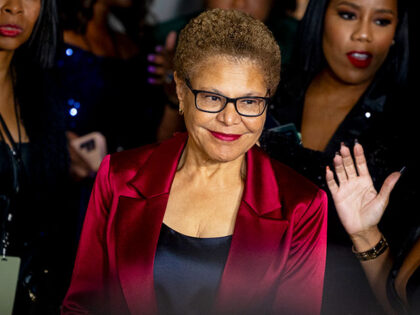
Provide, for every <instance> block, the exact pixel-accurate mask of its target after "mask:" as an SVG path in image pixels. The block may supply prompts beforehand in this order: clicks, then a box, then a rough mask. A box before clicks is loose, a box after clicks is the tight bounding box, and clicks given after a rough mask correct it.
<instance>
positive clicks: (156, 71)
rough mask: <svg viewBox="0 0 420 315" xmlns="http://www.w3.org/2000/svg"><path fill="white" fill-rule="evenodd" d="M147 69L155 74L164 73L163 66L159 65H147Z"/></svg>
mask: <svg viewBox="0 0 420 315" xmlns="http://www.w3.org/2000/svg"><path fill="white" fill-rule="evenodd" d="M147 71H149V72H150V73H153V74H155V75H159V76H160V75H162V76H163V75H164V74H165V69H164V68H163V67H160V66H148V67H147Z"/></svg>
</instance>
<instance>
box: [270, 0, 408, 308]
mask: <svg viewBox="0 0 420 315" xmlns="http://www.w3.org/2000/svg"><path fill="white" fill-rule="evenodd" d="M407 11H408V10H407V8H406V2H405V1H404V0H398V1H397V0H374V1H369V2H366V1H361V0H349V1H340V0H316V1H310V3H309V5H308V8H307V11H306V14H305V17H304V18H303V20H302V21H301V24H300V31H299V37H298V40H297V41H298V47H297V49H296V50H295V56H294V57H295V58H294V61H292V64H291V65H290V68H289V71H287V72H286V73H285V74H284V76H283V81H282V86H281V87H280V92H279V93H278V98H277V102H278V105H277V106H274V108H272V109H271V112H270V113H271V118H273V119H272V120H271V121H270V123H271V124H272V125H271V126H269V127H272V128H271V129H269V130H267V132H266V133H265V135H264V136H263V139H262V144H263V147H265V149H266V150H267V151H268V152H269V153H270V154H271V155H272V156H274V157H276V158H277V159H279V160H281V161H282V162H284V163H286V164H288V165H289V166H291V167H292V168H294V169H296V170H298V171H299V172H300V173H302V174H304V175H305V176H306V177H308V178H309V179H311V180H312V181H313V182H315V183H317V184H318V185H319V186H321V187H326V183H325V179H324V173H325V166H326V165H329V164H330V161H332V159H333V157H334V156H335V155H336V152H338V151H339V150H340V147H341V146H342V144H347V145H350V144H353V143H354V142H355V141H356V140H357V141H359V142H360V143H361V144H363V146H364V147H365V149H366V152H368V154H367V157H366V159H367V162H368V164H369V166H371V167H370V169H371V174H372V178H373V182H374V183H375V185H377V186H379V185H380V184H381V183H382V182H383V180H384V179H385V177H386V176H387V175H388V174H389V173H391V172H392V171H395V170H398V169H400V168H401V167H402V166H403V165H404V164H405V163H404V161H402V157H401V156H400V155H396V154H395V150H394V147H395V145H396V144H398V142H399V141H400V139H401V137H402V136H403V135H402V134H401V133H400V132H399V128H398V126H399V124H400V122H399V119H398V116H399V115H397V114H399V112H402V113H403V112H404V110H405V109H404V106H405V105H404V102H403V101H402V96H403V95H404V92H403V91H404V88H405V84H406V81H407V75H408V61H409V59H408V54H409V53H408V52H409V40H408V17H407ZM402 182H403V181H402ZM400 184H403V183H400ZM330 201H331V199H330ZM329 206H330V209H331V210H330V211H329V227H328V233H329V254H328V256H327V257H328V259H327V271H326V287H325V289H326V290H325V299H324V302H325V303H324V306H325V307H326V308H327V309H329V310H332V312H334V311H335V312H337V311H338V310H340V309H341V310H342V309H343V308H346V309H347V307H349V308H348V309H349V310H350V309H351V307H353V308H354V307H355V304H354V303H353V302H354V300H357V299H359V298H360V299H359V300H360V301H363V298H364V296H368V294H370V292H369V290H368V286H367V283H366V280H364V278H363V273H362V272H361V270H360V267H359V266H358V264H357V261H356V260H355V259H354V258H353V257H351V256H350V255H351V253H348V252H347V249H348V247H347V245H348V243H349V240H348V236H347V234H346V233H345V231H344V229H343V228H342V226H341V224H340V222H339V220H338V217H337V214H336V212H335V211H334V205H333V203H332V202H330V205H329ZM409 221H410V213H409V212H408V213H406V214H405V216H401V215H399V214H398V212H397V211H392V208H390V211H388V212H387V215H386V216H385V218H384V220H383V222H382V224H383V225H384V230H385V231H386V232H389V233H387V236H388V238H389V239H388V240H389V242H390V243H394V244H398V243H399V242H401V241H402V240H403V238H404V236H403V233H401V231H403V230H404V227H405V226H407V224H408V223H409ZM344 244H345V245H346V246H342V245H344ZM347 255H348V256H349V257H346V256H347ZM352 265H354V267H352ZM349 273H350V274H351V275H352V276H350V275H349ZM343 275H344V276H343ZM358 275H360V277H359V276H358ZM360 283H362V284H360ZM363 283H364V284H365V285H363ZM363 288H367V290H363ZM357 292H360V293H358V294H359V295H358V296H357V297H355V295H354V294H356V293H357ZM370 300H373V299H368V301H370ZM363 307H364V310H370V308H369V307H370V305H369V304H368V303H367V304H366V305H364V306H363ZM372 309H374V306H372ZM355 311H356V312H358V311H360V309H355Z"/></svg>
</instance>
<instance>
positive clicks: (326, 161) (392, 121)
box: [261, 80, 414, 245]
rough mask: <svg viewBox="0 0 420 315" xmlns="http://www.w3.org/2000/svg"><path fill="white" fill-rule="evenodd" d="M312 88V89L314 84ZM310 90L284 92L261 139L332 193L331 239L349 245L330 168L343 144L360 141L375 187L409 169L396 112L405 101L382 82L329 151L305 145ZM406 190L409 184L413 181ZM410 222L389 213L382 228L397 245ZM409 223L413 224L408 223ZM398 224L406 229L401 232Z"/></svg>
mask: <svg viewBox="0 0 420 315" xmlns="http://www.w3.org/2000/svg"><path fill="white" fill-rule="evenodd" d="M307 85H308V86H309V83H307ZM308 86H305V85H303V86H300V91H297V92H296V91H292V92H289V91H284V90H280V93H279V97H278V98H277V103H276V104H275V105H273V106H272V107H271V109H270V112H269V116H270V117H269V119H268V120H267V125H266V130H264V132H263V135H262V138H261V143H262V147H263V148H264V149H265V150H266V151H267V152H268V153H269V155H270V156H272V157H274V158H275V159H277V160H280V161H281V162H283V163H285V164H286V165H288V166H290V167H292V168H293V169H295V170H296V171H297V172H299V173H301V174H303V175H304V176H306V177H307V178H308V179H310V180H311V181H312V182H314V183H315V184H316V185H318V186H319V187H321V188H322V189H324V190H326V191H327V193H328V195H329V211H328V240H329V242H334V243H338V244H346V245H348V244H350V240H349V238H348V236H347V233H346V232H345V230H344V228H343V227H342V225H341V223H340V221H339V218H338V215H337V213H336V211H335V209H334V203H333V202H332V198H331V195H330V194H329V191H328V187H327V185H326V181H325V168H326V166H327V165H330V166H331V167H332V161H333V158H334V156H335V153H336V152H337V151H339V150H340V144H341V142H344V143H345V144H346V145H347V146H349V147H350V148H352V147H353V145H354V141H355V140H356V139H357V140H358V141H359V142H360V143H361V144H362V145H363V148H364V151H365V155H366V160H367V164H368V167H369V171H370V174H371V176H372V179H373V182H374V185H375V188H376V189H377V190H378V191H379V189H380V187H381V186H382V184H383V182H384V180H385V178H386V177H387V176H388V175H389V174H391V173H392V172H395V171H399V170H400V169H401V168H402V167H403V166H407V161H406V156H404V154H403V153H402V152H401V150H400V148H401V145H402V144H401V138H402V137H404V136H405V135H404V134H403V132H401V130H400V127H399V124H400V122H402V119H398V118H397V117H398V116H397V115H396V114H395V113H396V109H398V110H399V111H401V112H403V111H404V107H403V106H400V103H403V102H404V101H403V100H400V99H398V98H396V97H395V96H394V95H393V94H392V93H391V92H388V91H392V87H390V86H388V85H387V84H386V83H385V82H379V81H378V80H376V81H375V82H374V83H373V84H371V86H370V87H369V88H368V90H367V91H366V92H365V93H364V95H363V96H362V97H361V98H360V99H359V101H358V102H357V103H356V105H355V106H354V107H353V108H352V110H351V111H350V112H349V114H348V115H347V116H346V117H345V118H344V120H343V121H342V122H341V124H340V125H339V126H338V128H337V130H336V131H335V133H334V135H333V136H332V138H331V139H330V141H329V143H328V144H327V147H326V149H325V150H324V151H323V152H321V151H315V150H311V149H308V148H304V147H303V146H302V145H301V143H300V131H301V123H302V116H303V107H304V101H305V93H304V92H305V91H306V89H307V87H308ZM397 105H398V106H400V107H397ZM293 130H296V132H294V131H293ZM410 172H411V171H410ZM404 181H407V178H406V176H404V177H403V178H401V180H400V181H399V183H398V185H397V187H396V189H395V190H399V189H400V187H401V186H402V183H403V182H404ZM405 186H409V185H408V183H407V185H405ZM413 187H414V186H413ZM411 190H412V189H411ZM394 195H395V193H394ZM394 199H395V197H394ZM412 212H414V211H412ZM408 218H409V213H406V216H405V217H404V218H402V217H401V216H400V215H398V213H396V212H393V211H389V209H388V210H387V211H386V213H385V215H384V218H383V219H382V221H381V224H382V226H381V227H382V230H383V231H384V233H385V235H386V236H387V239H388V241H390V242H391V243H393V241H394V240H398V242H399V243H400V244H401V243H402V242H403V240H404V233H400V232H401V231H404V226H407V223H409V222H410V221H409V219H408ZM403 219H407V220H405V221H402V220H403ZM396 222H398V223H399V224H398V226H399V227H400V228H401V230H396V229H395V226H396ZM391 245H394V244H391Z"/></svg>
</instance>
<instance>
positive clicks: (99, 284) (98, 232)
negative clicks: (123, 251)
mask: <svg viewBox="0 0 420 315" xmlns="http://www.w3.org/2000/svg"><path fill="white" fill-rule="evenodd" d="M109 162H110V156H109V155H108V156H106V157H105V158H104V160H103V161H102V164H101V166H100V168H99V170H98V173H97V176H96V180H95V184H94V187H93V190H92V194H91V197H90V201H89V205H88V209H87V212H86V217H85V221H84V224H83V230H82V234H81V238H80V242H79V248H78V251H77V257H76V262H75V266H74V269H73V275H72V280H71V284H70V288H69V290H68V291H67V294H66V297H65V298H64V301H63V304H62V308H61V314H63V315H64V314H66V315H69V314H107V311H106V307H107V306H106V301H107V297H106V296H105V294H106V290H104V288H105V287H106V284H105V281H106V280H105V279H106V278H107V277H106V273H107V269H108V266H107V262H108V259H107V246H106V226H107V219H108V214H109V208H110V205H111V201H112V192H111V188H110V180H109Z"/></svg>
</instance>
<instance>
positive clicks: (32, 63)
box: [0, 0, 68, 314]
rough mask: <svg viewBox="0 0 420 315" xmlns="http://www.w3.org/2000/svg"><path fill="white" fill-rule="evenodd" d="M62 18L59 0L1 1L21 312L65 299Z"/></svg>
mask: <svg viewBox="0 0 420 315" xmlns="http://www.w3.org/2000/svg"><path fill="white" fill-rule="evenodd" d="M57 22H58V15H57V10H56V4H55V1H52V0H43V1H41V0H37V1H17V0H1V1H0V214H1V217H0V222H1V225H0V232H1V234H0V235H1V244H0V248H1V250H2V255H3V258H4V257H6V260H2V261H1V264H0V266H1V268H3V267H5V266H6V265H7V264H8V263H12V262H13V261H15V260H14V259H15V258H16V257H18V258H19V259H20V270H19V274H18V275H17V280H16V279H15V280H14V283H15V284H16V281H17V291H16V298H15V307H14V313H15V314H33V313H36V314H38V313H39V314H48V313H49V311H50V310H51V311H53V310H54V307H57V306H58V305H59V299H60V288H59V287H57V286H56V285H57V282H55V281H56V280H58V279H59V278H60V279H61V277H60V276H57V274H56V273H55V271H57V268H56V267H57V265H56V264H55V263H54V262H55V261H56V259H59V258H60V257H58V256H59V253H58V252H54V253H53V251H54V250H56V249H57V248H56V247H53V246H52V244H53V243H52V242H51V240H52V239H53V233H54V229H55V228H56V227H58V226H59V224H58V223H59V222H58V221H57V220H58V219H59V218H61V217H62V216H63V215H64V210H63V207H62V206H61V207H60V202H61V203H62V202H63V201H62V200H60V199H59V191H58V189H59V188H62V187H63V186H62V185H61V184H64V181H65V179H66V175H67V169H68V158H67V149H66V138H65V135H64V129H63V128H62V127H63V126H62V124H61V120H60V118H61V117H62V116H61V115H60V113H59V111H58V108H57V107H56V106H55V105H56V104H55V103H54V100H53V98H52V97H51V93H50V89H52V83H51V82H47V81H46V78H45V76H44V74H45V72H46V71H47V70H46V69H48V68H49V67H51V66H52V65H53V62H54V56H55V51H56V45H57V40H58V28H57ZM44 79H45V80H44ZM53 224H54V225H53ZM53 226H54V228H53ZM54 239H55V240H56V241H57V242H59V243H60V244H61V245H65V244H64V242H63V239H60V238H59V237H56V235H55V234H54ZM12 257H13V258H12ZM16 260H17V258H16ZM2 271H3V269H2ZM2 274H4V273H2ZM60 274H61V275H64V273H60ZM2 282H3V280H2ZM12 282H13V281H12ZM10 290H12V288H10ZM2 292H3V291H2ZM12 293H13V292H12ZM12 303H13V299H11V301H10V307H11V306H12ZM54 303H55V304H54ZM55 310H56V311H57V310H58V308H55ZM2 311H4V310H3V309H2Z"/></svg>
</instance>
